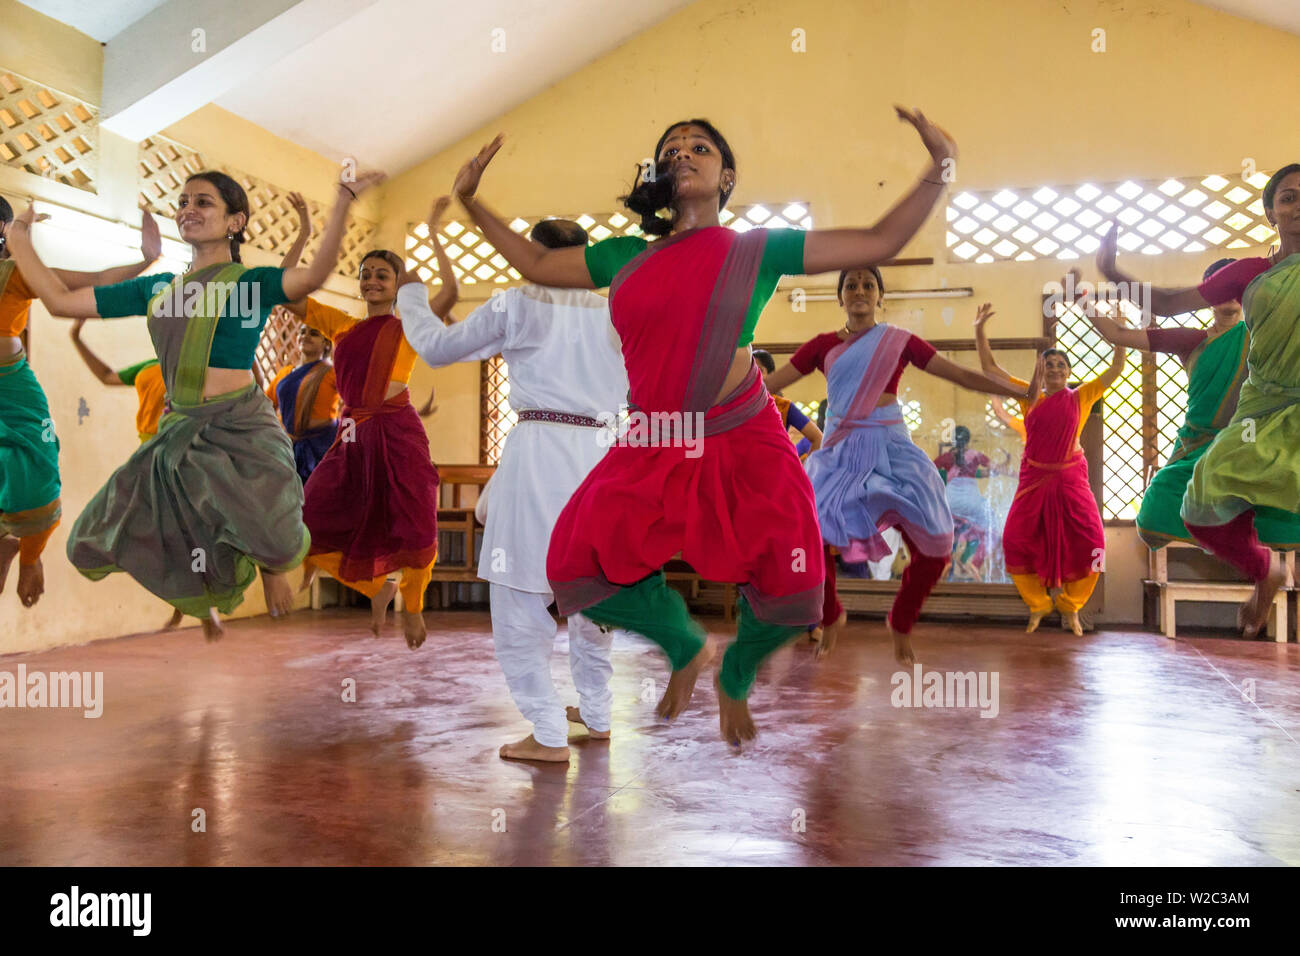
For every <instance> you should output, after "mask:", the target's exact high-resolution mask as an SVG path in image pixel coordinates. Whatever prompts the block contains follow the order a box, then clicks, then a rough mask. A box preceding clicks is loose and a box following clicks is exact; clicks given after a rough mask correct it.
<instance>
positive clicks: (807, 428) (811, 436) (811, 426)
mask: <svg viewBox="0 0 1300 956" xmlns="http://www.w3.org/2000/svg"><path fill="white" fill-rule="evenodd" d="M799 431H800V432H801V433H802V434H803V436H804V437H805V438H807V439H808V443H809V444H810V445H812V448H810V449H809V451H816V450H817V449H818V448H821V447H822V430H821V429H820V428H818V427H817V423H816V422H814V421H812V420H811V419H809V421H808V423H807V424H805V425H804V426H803V428H801V429H799Z"/></svg>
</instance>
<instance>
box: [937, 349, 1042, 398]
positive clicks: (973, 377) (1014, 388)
mask: <svg viewBox="0 0 1300 956" xmlns="http://www.w3.org/2000/svg"><path fill="white" fill-rule="evenodd" d="M925 371H927V372H929V373H930V374H931V375H935V376H938V377H939V378H942V379H946V380H947V381H949V382H952V383H954V384H956V385H960V386H961V387H962V388H969V389H970V390H971V391H973V392H987V393H988V394H990V395H1005V396H1007V397H1008V398H1020V399H1027V398H1028V397H1029V395H1030V393H1031V391H1032V390H1033V389H1034V383H1033V382H1030V385H1029V388H1028V389H1025V388H1022V387H1020V386H1019V385H1013V384H1011V383H1010V382H1004V381H1002V380H1001V379H999V378H994V377H993V376H992V375H986V374H984V373H983V372H977V371H975V370H974V369H972V368H966V367H965V366H964V365H958V364H957V363H956V362H950V361H948V360H947V359H946V358H944V357H943V356H942V355H934V356H931V358H930V361H929V362H927V363H926V365H925ZM1037 374H1038V373H1037V372H1035V377H1037Z"/></svg>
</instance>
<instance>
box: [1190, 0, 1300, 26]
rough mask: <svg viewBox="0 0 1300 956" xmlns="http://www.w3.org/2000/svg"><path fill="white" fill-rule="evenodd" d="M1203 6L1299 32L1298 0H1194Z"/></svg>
mask: <svg viewBox="0 0 1300 956" xmlns="http://www.w3.org/2000/svg"><path fill="white" fill-rule="evenodd" d="M1194 2H1195V3H1199V4H1201V6H1203V7H1213V8H1214V9H1216V10H1222V11H1223V12H1224V13H1231V14H1233V15H1234V16H1238V17H1244V18H1245V19H1247V20H1257V21H1259V22H1260V23H1266V24H1268V25H1269V26H1271V27H1277V28H1278V29H1279V30H1286V31H1288V32H1290V33H1296V34H1300V0H1194Z"/></svg>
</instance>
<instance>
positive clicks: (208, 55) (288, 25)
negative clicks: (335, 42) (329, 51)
mask: <svg viewBox="0 0 1300 956" xmlns="http://www.w3.org/2000/svg"><path fill="white" fill-rule="evenodd" d="M376 2H377V0H258V2H257V3H229V2H226V0H171V2H169V3H165V4H163V5H162V6H161V7H159V8H158V9H156V10H154V11H153V12H152V13H150V14H149V15H148V16H146V17H144V18H143V19H141V20H139V21H137V22H136V23H133V24H132V25H131V26H129V27H127V28H126V29H125V30H123V31H122V32H121V33H120V34H118V35H117V36H115V37H114V38H113V39H112V40H110V41H109V42H108V44H107V45H106V46H105V49H104V92H103V112H102V114H101V124H102V125H103V126H104V128H105V129H108V130H110V131H112V132H114V133H117V134H118V135H119V136H124V137H126V138H127V139H129V140H133V141H137V142H138V141H139V140H142V139H145V138H146V137H148V136H152V135H153V134H154V133H156V132H158V131H159V130H160V129H163V128H165V127H167V126H170V125H171V124H172V123H175V122H176V121H177V120H179V119H182V118H183V117H185V116H188V115H189V114H190V113H193V112H194V111H195V110H197V109H199V108H200V107H202V106H206V105H207V104H208V103H211V102H212V101H213V100H215V99H216V98H217V97H218V96H221V95H222V94H223V93H225V92H226V91H227V90H230V89H231V88H233V87H235V86H238V85H240V84H242V83H246V82H247V81H248V80H249V79H250V78H251V77H255V76H257V75H258V74H259V73H260V72H261V70H262V69H263V68H264V66H265V65H266V64H267V63H269V62H273V61H274V60H276V59H277V58H279V57H282V56H285V55H286V54H287V53H289V52H291V51H293V50H296V49H298V48H299V47H302V46H304V45H306V44H307V43H310V42H311V41H312V40H314V39H316V38H317V37H318V36H320V35H321V34H323V33H325V32H327V31H329V30H332V29H334V28H335V27H337V26H339V25H340V24H342V23H343V22H345V21H346V20H348V19H350V18H351V17H353V16H355V15H356V14H357V13H358V11H360V10H362V9H365V8H366V7H369V6H371V5H372V4H374V3H376Z"/></svg>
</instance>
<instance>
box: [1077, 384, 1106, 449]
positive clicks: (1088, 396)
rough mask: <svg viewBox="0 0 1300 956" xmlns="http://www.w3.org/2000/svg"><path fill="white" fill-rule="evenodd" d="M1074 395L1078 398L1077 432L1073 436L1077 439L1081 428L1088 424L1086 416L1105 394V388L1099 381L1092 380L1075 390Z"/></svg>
mask: <svg viewBox="0 0 1300 956" xmlns="http://www.w3.org/2000/svg"><path fill="white" fill-rule="evenodd" d="M1075 394H1076V395H1078V397H1079V431H1078V432H1077V433H1076V434H1075V436H1074V437H1075V438H1076V439H1077V438H1078V437H1079V436H1080V435H1082V434H1083V426H1085V425H1086V424H1088V416H1089V415H1091V414H1092V406H1094V405H1096V404H1097V402H1098V401H1099V400H1100V399H1101V397H1102V396H1103V395H1105V394H1106V386H1105V385H1104V384H1102V382H1101V380H1100V379H1095V378H1094V379H1093V380H1092V381H1091V382H1084V383H1083V384H1082V385H1080V386H1079V387H1078V389H1076V391H1075Z"/></svg>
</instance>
